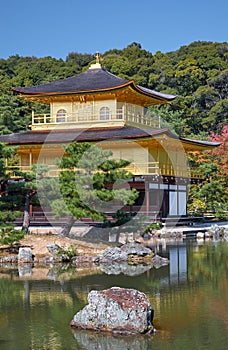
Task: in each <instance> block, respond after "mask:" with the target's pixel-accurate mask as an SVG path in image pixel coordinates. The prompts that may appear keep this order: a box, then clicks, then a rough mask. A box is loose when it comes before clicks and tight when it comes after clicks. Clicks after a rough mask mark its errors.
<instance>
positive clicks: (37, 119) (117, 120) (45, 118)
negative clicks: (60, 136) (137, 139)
mask: <svg viewBox="0 0 228 350" xmlns="http://www.w3.org/2000/svg"><path fill="white" fill-rule="evenodd" d="M125 124H128V125H135V126H139V127H140V126H141V127H150V128H153V129H159V128H161V120H160V117H159V116H158V115H154V114H152V113H149V112H147V113H146V114H145V115H141V114H140V113H135V112H133V111H128V110H125V109H124V108H119V109H115V110H112V109H110V108H108V109H101V110H99V112H98V113H93V114H91V113H88V112H86V111H80V112H75V113H68V112H66V111H64V110H60V112H58V113H56V114H35V113H34V112H32V125H31V127H32V129H33V130H36V129H37V130H44V129H48V130H51V129H55V128H59V129H60V128H62V129H65V128H84V127H93V126H94V127H98V126H100V127H102V126H103V127H107V126H122V125H125Z"/></svg>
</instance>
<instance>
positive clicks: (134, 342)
mask: <svg viewBox="0 0 228 350" xmlns="http://www.w3.org/2000/svg"><path fill="white" fill-rule="evenodd" d="M72 333H73V335H74V337H75V339H76V341H77V344H78V345H79V346H81V347H82V349H86V350H97V349H99V350H110V349H115V350H129V349H137V350H151V349H152V339H153V336H145V335H138V336H137V335H134V336H120V335H119V336H118V335H110V334H104V333H96V332H86V331H83V330H73V331H72Z"/></svg>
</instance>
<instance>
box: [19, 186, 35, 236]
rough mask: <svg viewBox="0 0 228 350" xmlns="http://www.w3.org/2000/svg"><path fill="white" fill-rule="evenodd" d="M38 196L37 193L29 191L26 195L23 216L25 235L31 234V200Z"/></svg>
mask: <svg viewBox="0 0 228 350" xmlns="http://www.w3.org/2000/svg"><path fill="white" fill-rule="evenodd" d="M34 194H36V191H30V190H29V191H27V192H26V195H25V208H24V214H23V224H22V230H23V231H25V233H29V226H30V200H31V198H32V196H34Z"/></svg>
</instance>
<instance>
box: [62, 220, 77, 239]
mask: <svg viewBox="0 0 228 350" xmlns="http://www.w3.org/2000/svg"><path fill="white" fill-rule="evenodd" d="M74 223H75V218H74V217H73V215H71V216H70V217H69V219H68V221H67V222H66V223H65V224H64V225H63V228H62V230H61V233H60V235H61V236H64V237H67V236H69V233H70V230H71V228H72V226H73V225H74Z"/></svg>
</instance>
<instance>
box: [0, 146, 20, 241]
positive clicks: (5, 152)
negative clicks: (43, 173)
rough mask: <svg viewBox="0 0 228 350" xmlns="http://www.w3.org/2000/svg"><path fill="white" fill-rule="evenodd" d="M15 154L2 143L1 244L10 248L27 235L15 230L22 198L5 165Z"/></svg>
mask: <svg viewBox="0 0 228 350" xmlns="http://www.w3.org/2000/svg"><path fill="white" fill-rule="evenodd" d="M14 153H15V149H14V148H8V147H6V145H4V144H1V143H0V244H6V245H10V246H12V245H13V244H14V243H17V242H18V241H19V240H20V239H22V238H23V237H24V234H25V233H24V232H23V231H19V230H15V224H14V221H15V219H16V218H17V217H18V216H19V215H20V209H21V200H22V196H21V191H20V190H19V188H18V184H17V183H14V182H12V181H8V179H9V177H10V176H11V174H10V173H8V172H7V167H6V165H5V158H10V157H11V156H13V155H14ZM19 187H20V185H19ZM18 191H19V192H18Z"/></svg>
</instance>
